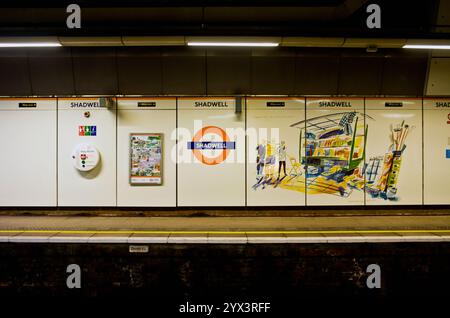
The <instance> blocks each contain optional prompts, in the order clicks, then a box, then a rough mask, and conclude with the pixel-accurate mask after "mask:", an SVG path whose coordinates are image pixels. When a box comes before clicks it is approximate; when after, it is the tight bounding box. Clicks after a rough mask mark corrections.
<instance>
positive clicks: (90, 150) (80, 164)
mask: <svg viewBox="0 0 450 318" xmlns="http://www.w3.org/2000/svg"><path fill="white" fill-rule="evenodd" d="M72 161H73V166H74V167H75V168H76V169H77V170H79V171H90V170H92V169H94V168H95V167H97V165H98V162H99V161H100V154H99V152H98V150H97V149H96V148H95V147H94V146H93V145H91V144H88V143H82V144H78V145H77V146H76V147H75V149H74V150H73V153H72Z"/></svg>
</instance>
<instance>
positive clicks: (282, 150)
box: [278, 140, 286, 179]
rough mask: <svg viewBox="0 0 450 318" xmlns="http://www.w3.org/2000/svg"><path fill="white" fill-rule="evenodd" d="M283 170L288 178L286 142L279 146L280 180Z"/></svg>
mask: <svg viewBox="0 0 450 318" xmlns="http://www.w3.org/2000/svg"><path fill="white" fill-rule="evenodd" d="M281 168H283V173H284V176H285V177H286V142H285V141H284V140H282V141H281V144H280V145H279V146H278V179H280V173H281Z"/></svg>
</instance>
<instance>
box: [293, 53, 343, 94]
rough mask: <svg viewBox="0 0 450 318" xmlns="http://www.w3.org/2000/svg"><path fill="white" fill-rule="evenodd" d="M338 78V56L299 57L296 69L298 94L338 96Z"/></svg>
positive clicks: (296, 90) (296, 91)
mask: <svg viewBox="0 0 450 318" xmlns="http://www.w3.org/2000/svg"><path fill="white" fill-rule="evenodd" d="M338 77H339V57H338V56H335V55H332V56H304V55H299V56H297V59H296V67H295V93H296V94H311V95H319V94H330V95H334V94H337V92H338Z"/></svg>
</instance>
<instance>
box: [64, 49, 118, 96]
mask: <svg viewBox="0 0 450 318" xmlns="http://www.w3.org/2000/svg"><path fill="white" fill-rule="evenodd" d="M115 50H116V49H115V48H73V49H72V58H73V68H74V75H75V91H76V93H77V94H105V95H108V94H117V93H118V87H117V69H116V55H115Z"/></svg>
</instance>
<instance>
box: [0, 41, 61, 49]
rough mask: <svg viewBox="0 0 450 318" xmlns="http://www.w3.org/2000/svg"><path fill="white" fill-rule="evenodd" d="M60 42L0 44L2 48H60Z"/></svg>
mask: <svg viewBox="0 0 450 318" xmlns="http://www.w3.org/2000/svg"><path fill="white" fill-rule="evenodd" d="M58 46H62V45H61V43H58V42H0V48H1V47H58Z"/></svg>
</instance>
